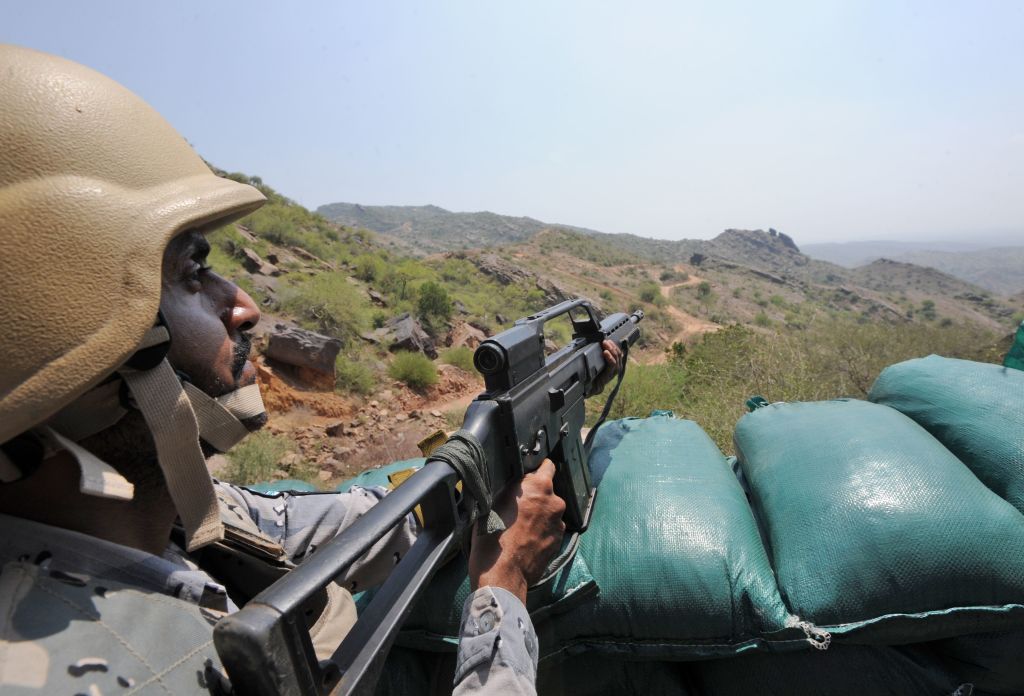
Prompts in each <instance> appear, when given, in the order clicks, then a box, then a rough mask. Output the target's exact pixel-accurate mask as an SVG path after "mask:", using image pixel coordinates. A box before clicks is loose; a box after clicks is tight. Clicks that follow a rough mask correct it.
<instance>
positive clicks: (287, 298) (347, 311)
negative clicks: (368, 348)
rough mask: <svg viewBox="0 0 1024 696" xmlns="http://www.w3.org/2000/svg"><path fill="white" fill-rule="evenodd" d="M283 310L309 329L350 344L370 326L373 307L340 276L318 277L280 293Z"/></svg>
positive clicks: (324, 274)
mask: <svg viewBox="0 0 1024 696" xmlns="http://www.w3.org/2000/svg"><path fill="white" fill-rule="evenodd" d="M281 307H282V309H284V310H285V311H287V312H291V313H292V314H294V315H296V316H297V317H299V318H300V320H301V321H302V322H303V323H304V324H306V325H307V326H308V327H309V328H311V329H313V330H315V331H319V332H321V333H324V334H327V335H328V336H334V337H336V338H340V339H341V340H342V341H343V342H347V341H348V340H349V339H350V338H351V337H352V336H354V335H356V334H358V333H360V332H362V331H364V330H365V329H366V327H367V326H369V324H370V313H371V310H370V306H369V303H368V301H367V299H366V297H365V296H364V295H363V293H362V292H360V291H359V289H358V288H356V287H355V286H354V285H352V283H350V282H349V281H348V278H346V277H345V276H344V275H342V274H340V273H319V274H317V275H315V276H313V277H312V278H310V279H308V280H306V281H303V282H301V283H299V284H298V285H295V286H292V287H291V288H287V289H285V290H283V291H282V292H281Z"/></svg>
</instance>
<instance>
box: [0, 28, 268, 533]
mask: <svg viewBox="0 0 1024 696" xmlns="http://www.w3.org/2000/svg"><path fill="white" fill-rule="evenodd" d="M264 201H265V198H264V196H263V194H261V193H260V192H259V191H258V190H256V189H255V188H253V187H251V186H245V185H243V184H239V183H236V182H234V181H230V180H228V179H223V178H220V177H218V176H216V175H214V174H213V172H212V171H211V170H210V168H209V167H208V166H207V165H206V164H205V163H204V162H203V160H202V159H201V158H200V157H199V156H198V155H196V153H195V152H193V150H192V148H191V147H190V146H189V144H188V143H187V142H185V140H184V139H183V138H182V137H181V136H180V135H179V134H178V133H177V132H176V131H175V130H174V129H173V128H171V126H170V125H168V123H167V122H166V121H164V120H163V118H161V117H160V115H159V114H157V113H156V112H155V111H154V110H153V109H152V108H150V107H149V106H148V105H147V104H146V103H145V102H143V101H142V100H141V99H139V98H138V97H136V96H135V95H134V94H132V93H131V92H129V91H128V90H126V89H125V88H124V87H122V86H120V85H119V84H117V83H116V82H114V81H112V80H110V79H108V78H106V77H104V76H103V75H100V74H99V73H97V72H94V71H92V70H89V69H88V68H85V67H83V66H81V65H77V64H75V63H72V62H70V61H67V60H63V59H61V58H56V57H54V56H50V55H46V54H44V53H39V52H37V51H32V50H28V49H24V48H17V47H14V46H4V45H0V235H2V237H0V239H2V240H3V247H2V250H0V443H4V442H6V441H7V440H9V439H10V438H12V437H14V436H17V435H19V434H21V433H23V432H25V431H27V430H29V429H30V428H32V429H33V433H34V434H35V435H36V436H37V437H38V438H39V439H40V441H41V442H42V443H43V444H44V446H45V447H46V448H47V450H48V451H55V450H60V449H63V450H67V451H68V452H70V453H71V455H72V456H73V457H74V458H75V459H76V460H77V462H78V464H79V467H80V472H81V477H80V489H81V491H82V492H83V493H86V494H89V495H99V496H103V497H109V498H115V499H130V498H131V497H132V495H133V487H132V485H131V483H129V482H128V481H126V480H125V479H124V478H123V477H122V476H121V475H120V474H118V472H117V471H115V470H114V469H113V468H111V467H110V466H109V465H108V464H107V463H105V462H102V461H100V460H99V459H97V458H96V457H94V456H93V455H92V454H90V453H89V452H88V451H86V450H84V449H83V448H82V447H81V446H79V445H78V444H77V443H76V442H75V441H76V440H78V439H80V438H82V437H85V436H87V434H89V433H93V432H98V431H99V430H101V429H104V428H106V427H109V426H110V425H112V424H113V423H115V422H117V421H118V420H119V419H120V417H121V416H122V415H123V414H124V413H125V411H124V408H123V407H122V405H121V402H120V399H119V397H118V394H119V387H120V385H121V383H122V382H123V383H124V384H125V385H126V386H127V388H128V389H129V391H130V392H131V396H132V398H133V400H134V403H135V404H136V407H137V408H138V409H139V410H140V411H141V412H142V415H143V416H144V417H145V420H146V423H147V424H148V425H149V429H150V431H151V432H152V434H153V440H154V443H155V446H156V450H157V456H158V459H159V464H160V468H161V470H162V471H163V474H164V478H165V480H166V482H167V487H168V491H169V493H170V495H171V498H172V500H173V501H174V504H175V507H176V509H177V511H178V514H179V516H180V518H181V520H182V524H183V525H184V527H185V534H186V540H187V545H188V548H189V549H193V548H198V547H199V546H203V545H205V544H208V543H211V542H214V541H217V540H219V539H220V538H222V537H223V526H222V524H221V521H220V517H219V512H218V507H217V501H216V496H215V494H214V490H213V484H212V481H211V480H210V475H209V473H208V472H207V469H206V463H205V461H204V459H203V453H202V449H201V447H200V442H199V441H200V438H201V439H203V440H206V441H207V442H209V443H211V444H214V446H216V447H218V448H219V449H227V448H229V447H230V446H231V445H232V444H233V443H235V442H237V441H238V440H239V439H240V438H241V437H244V436H245V434H246V432H247V431H246V429H245V427H244V426H243V425H242V423H241V419H243V418H248V417H252V416H253V415H255V414H258V413H261V412H262V411H263V404H262V401H261V399H260V397H259V388H258V387H257V386H256V385H249V386H247V387H242V388H241V389H239V390H237V391H235V392H232V393H230V394H227V395H224V396H221V397H218V398H216V399H215V398H212V397H210V396H208V395H206V394H204V393H202V392H201V391H200V390H198V389H196V388H194V387H192V386H191V385H182V384H181V383H180V381H179V380H178V378H177V376H176V374H175V372H174V370H173V369H172V367H171V366H170V364H169V363H168V362H167V360H166V358H164V354H165V352H166V344H167V342H168V341H169V340H170V337H169V335H168V333H167V330H166V328H165V327H163V326H154V323H155V321H156V319H157V312H158V310H159V306H160V290H161V270H162V261H163V254H164V250H165V248H166V246H167V243H168V242H169V241H170V240H171V239H172V238H173V237H174V236H175V235H177V234H179V233H181V232H183V231H185V230H200V231H203V230H208V229H212V228H215V227H219V226H221V225H224V224H226V223H228V222H230V221H232V220H234V219H237V218H239V217H241V216H243V215H245V214H247V213H249V212H251V211H253V210H255V209H256V208H258V207H259V206H260V205H262V204H263V203H264ZM157 346H163V347H162V348H160V349H157ZM146 348H148V349H149V350H148V351H145V352H144V353H142V352H138V351H143V349H146ZM154 349H156V352H155V356H156V357H155V359H153V356H154ZM133 356H134V357H133ZM141 357H145V358H146V359H145V360H140V358H141ZM115 371H116V375H117V376H116V378H115V379H114V380H113V381H105V378H107V377H108V376H110V375H112V374H114V373H115ZM101 382H103V383H102V385H101V384H100V383H101ZM97 385H100V386H97ZM0 454H2V452H0ZM0 464H2V465H4V467H3V468H4V472H0V473H2V474H3V475H6V476H12V477H13V478H16V475H17V472H12V471H11V469H12V467H11V466H10V465H11V462H10V460H8V459H7V457H6V455H3V456H0ZM0 480H11V479H9V478H3V476H0Z"/></svg>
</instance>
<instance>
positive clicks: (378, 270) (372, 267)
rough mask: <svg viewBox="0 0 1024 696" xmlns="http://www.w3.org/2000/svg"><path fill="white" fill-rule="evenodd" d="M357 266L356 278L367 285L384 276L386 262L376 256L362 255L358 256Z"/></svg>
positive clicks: (355, 262)
mask: <svg viewBox="0 0 1024 696" xmlns="http://www.w3.org/2000/svg"><path fill="white" fill-rule="evenodd" d="M353 263H354V264H355V270H356V277H357V278H359V280H362V281H365V282H367V283H372V282H373V281H375V280H377V278H380V277H381V276H382V275H383V274H384V261H383V260H382V259H381V258H380V257H379V256H375V255H374V254H362V255H361V256H357V257H356V258H355V259H354V260H353Z"/></svg>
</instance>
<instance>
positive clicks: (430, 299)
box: [418, 281, 452, 321]
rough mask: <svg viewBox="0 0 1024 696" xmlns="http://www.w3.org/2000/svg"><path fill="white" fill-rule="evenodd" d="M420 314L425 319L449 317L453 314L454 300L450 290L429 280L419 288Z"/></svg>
mask: <svg viewBox="0 0 1024 696" xmlns="http://www.w3.org/2000/svg"><path fill="white" fill-rule="evenodd" d="M419 295H420V299H419V303H418V308H419V315H420V317H422V318H423V319H426V320H428V321H429V320H432V319H441V320H444V319H447V318H448V317H450V316H451V315H452V301H451V300H450V299H449V298H448V292H447V291H446V290H445V289H444V288H443V287H441V286H440V285H438V284H437V283H435V282H433V281H427V282H426V283H424V284H423V285H421V286H420V290H419Z"/></svg>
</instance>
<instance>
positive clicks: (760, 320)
mask: <svg viewBox="0 0 1024 696" xmlns="http://www.w3.org/2000/svg"><path fill="white" fill-rule="evenodd" d="M754 323H755V324H757V325H758V326H771V324H772V320H771V319H769V318H768V315H767V314H765V313H764V312H758V313H757V316H756V317H754Z"/></svg>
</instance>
